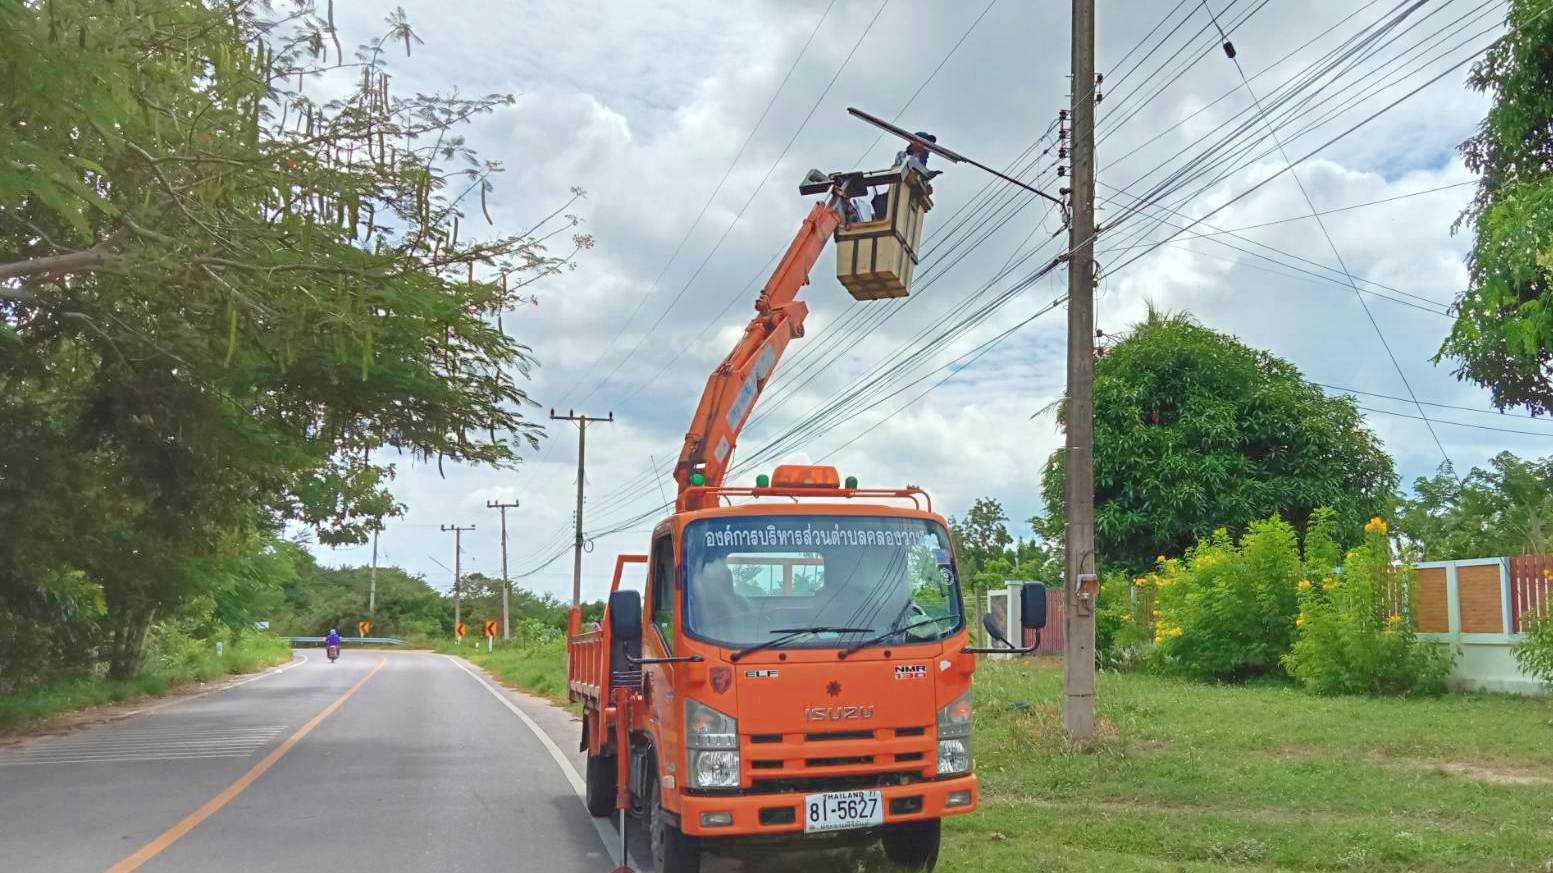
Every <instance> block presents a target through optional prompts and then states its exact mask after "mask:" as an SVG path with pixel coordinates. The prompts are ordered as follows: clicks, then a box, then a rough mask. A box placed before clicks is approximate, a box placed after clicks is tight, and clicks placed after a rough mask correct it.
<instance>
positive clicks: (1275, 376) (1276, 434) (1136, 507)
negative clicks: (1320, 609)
mask: <svg viewBox="0 0 1553 873" xmlns="http://www.w3.org/2000/svg"><path fill="white" fill-rule="evenodd" d="M1060 414H1061V412H1060V410H1059V415H1060ZM1094 466H1095V501H1096V519H1095V539H1096V547H1097V550H1098V553H1099V555H1100V557H1101V559H1102V561H1104V562H1108V563H1111V564H1112V565H1113V566H1120V567H1122V568H1125V569H1127V570H1128V571H1130V572H1133V573H1137V572H1140V571H1142V570H1144V569H1146V568H1148V567H1150V566H1152V565H1153V564H1154V563H1155V562H1156V558H1157V556H1159V555H1161V554H1164V555H1180V554H1182V553H1183V552H1184V551H1185V550H1186V549H1187V547H1188V546H1190V545H1191V544H1192V543H1194V542H1196V541H1197V540H1199V539H1202V538H1206V537H1208V536H1210V535H1211V534H1212V533H1213V532H1214V531H1215V530H1218V529H1220V528H1225V529H1227V530H1228V531H1230V532H1231V533H1232V534H1233V533H1235V532H1237V531H1244V530H1245V529H1246V528H1247V527H1248V526H1249V525H1250V523H1251V522H1252V521H1254V520H1256V519H1259V518H1267V517H1268V516H1271V515H1275V514H1276V515H1279V516H1281V517H1282V518H1284V519H1286V520H1288V521H1289V522H1291V523H1292V524H1294V525H1296V526H1303V524H1304V523H1305V520H1306V519H1307V518H1308V517H1309V516H1310V513H1311V511H1312V510H1314V509H1315V508H1316V507H1317V506H1322V505H1330V506H1333V507H1335V508H1336V511H1337V518H1338V529H1339V532H1340V535H1341V538H1342V539H1343V540H1344V541H1345V542H1353V541H1356V540H1357V538H1358V536H1359V531H1360V528H1361V527H1362V526H1363V524H1364V521H1365V519H1367V518H1369V517H1370V516H1371V515H1373V514H1375V513H1377V512H1378V511H1380V510H1381V509H1382V508H1383V507H1386V506H1388V505H1389V504H1388V500H1389V497H1390V494H1391V492H1392V490H1393V488H1394V487H1395V484H1396V475H1395V473H1394V472H1393V467H1392V461H1391V458H1390V457H1389V456H1388V455H1387V454H1386V453H1385V451H1384V450H1383V449H1382V448H1381V445H1380V441H1379V440H1378V439H1377V438H1376V437H1375V435H1374V434H1373V433H1372V432H1371V431H1370V430H1369V428H1368V427H1366V426H1365V424H1364V421H1363V419H1362V418H1361V417H1360V415H1359V411H1358V409H1357V407H1356V406H1355V405H1354V403H1353V401H1352V400H1350V399H1347V398H1341V397H1328V396H1326V395H1325V394H1323V393H1322V391H1321V389H1320V388H1318V387H1316V386H1315V385H1312V384H1310V383H1309V382H1306V381H1305V380H1304V378H1303V377H1302V376H1301V375H1300V372H1299V370H1298V369H1297V368H1295V366H1294V365H1293V364H1291V363H1289V362H1288V361H1285V360H1283V359H1281V358H1277V357H1274V356H1273V355H1271V354H1269V353H1267V352H1264V351H1260V350H1257V349H1252V348H1250V347H1248V346H1246V345H1244V344H1242V343H1240V342H1238V341H1237V340H1235V339H1234V338H1233V337H1230V336H1227V335H1225V334H1221V333H1217V332H1215V331H1212V330H1209V329H1208V328H1205V327H1203V326H1201V325H1199V324H1197V323H1196V322H1195V321H1193V320H1192V319H1190V318H1189V317H1186V316H1180V315H1165V314H1162V313H1160V312H1158V311H1153V310H1151V311H1150V313H1149V317H1148V318H1147V319H1146V320H1145V321H1143V322H1142V323H1140V324H1137V325H1134V326H1133V329H1132V330H1131V332H1130V333H1129V334H1128V335H1127V336H1126V337H1124V338H1123V339H1122V340H1121V341H1120V342H1118V343H1116V344H1115V345H1114V346H1113V347H1112V348H1111V350H1110V351H1109V352H1108V353H1107V354H1106V355H1105V357H1103V358H1101V359H1100V360H1099V361H1098V362H1096V365H1095V461H1094ZM1064 475H1065V471H1064V467H1063V456H1062V451H1061V450H1059V451H1057V452H1055V453H1054V454H1053V455H1052V457H1051V459H1050V460H1049V461H1048V462H1047V465H1046V468H1045V470H1044V472H1043V475H1042V495H1043V496H1044V498H1045V500H1046V505H1047V506H1048V507H1049V508H1050V512H1049V513H1048V514H1047V515H1045V516H1041V517H1038V518H1037V519H1035V520H1033V521H1034V523H1035V524H1036V525H1037V528H1036V529H1037V531H1038V532H1039V533H1041V534H1043V535H1045V536H1046V537H1048V538H1049V539H1051V540H1053V541H1060V540H1061V538H1062V534H1063V530H1064V527H1065V524H1064V521H1063V511H1064V491H1063V480H1064Z"/></svg>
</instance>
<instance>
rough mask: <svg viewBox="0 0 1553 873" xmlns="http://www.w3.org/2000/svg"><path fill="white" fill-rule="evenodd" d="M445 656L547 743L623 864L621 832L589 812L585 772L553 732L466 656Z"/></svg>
mask: <svg viewBox="0 0 1553 873" xmlns="http://www.w3.org/2000/svg"><path fill="white" fill-rule="evenodd" d="M444 657H446V658H447V659H448V660H449V661H452V662H453V666H455V667H457V668H458V669H460V670H463V671H464V672H465V673H468V674H469V675H470V676H473V677H474V680H475V681H476V682H479V683H480V685H481V687H483V688H484V689H485V690H486V691H489V692H490V693H491V696H492V697H494V698H496V699H497V700H498V701H500V702H501V705H502V706H505V707H507V709H508V711H510V712H511V713H512V714H513V715H515V716H517V717H518V721H521V722H523V725H524V727H527V728H528V729H529V732H530V733H532V734H533V735H534V737H535V739H537V740H539V744H540V745H542V746H544V747H545V751H547V752H549V753H550V757H551V758H553V759H554V760H555V763H556V765H557V766H558V767H560V768H561V772H562V773H563V774H565V776H566V781H567V782H568V783H570V784H571V786H572V791H574V792H576V794H577V802H578V803H580V804H582V812H583V815H586V816H587V817H588V821H591V822H593V829H594V830H595V831H597V832H598V835H599V842H601V843H603V844H604V851H605V852H606V853H607V854H608V855H609V861H610V863H612V864H614V865H615V866H617V867H618V866H620V845H619V844H620V834H618V833H616V832H615V829H614V828H613V827H610V825H609V820H608V819H602V818H594V817H593V814H592V813H590V812H588V803H587V800H586V799H584V794H583V792H584V791H585V790H586V786H584V784H583V781H582V776H581V774H579V773H578V772H577V768H575V767H573V766H572V762H571V761H569V760H567V758H566V753H565V752H563V751H561V748H560V747H559V746H557V745H556V744H555V741H554V740H552V739H550V735H549V734H546V733H545V730H544V728H542V727H540V726H539V725H538V724H536V723H535V722H534V720H533V719H532V718H529V715H528V713H526V712H524V711H523V710H521V709H519V708H518V706H517V704H515V703H513V702H512V701H510V700H508V699H507V695H505V694H503V693H502V692H501V691H500V690H499V689H497V688H496V686H494V685H492V684H491V683H490V682H489V681H487V680H486V678H485V677H484V676H481V675H480V674H479V673H477V672H475V671H474V670H471V669H470V668H469V667H467V666H465V665H464V662H463V660H462V659H460V658H457V657H455V656H453V655H445V656H444ZM627 854H629V850H627ZM627 864H628V866H630V867H631V869H633V870H640V869H641V865H640V864H637V863H635V862H634V861H628V862H627Z"/></svg>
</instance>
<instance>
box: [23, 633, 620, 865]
mask: <svg viewBox="0 0 1553 873" xmlns="http://www.w3.org/2000/svg"><path fill="white" fill-rule="evenodd" d="M575 731H576V728H575V725H574V724H573V723H572V722H571V718H570V716H569V715H567V714H566V713H565V712H564V711H561V710H558V709H555V708H553V707H550V706H548V705H546V704H544V703H543V702H540V701H537V700H533V699H530V698H526V697H523V696H521V695H515V694H510V693H507V692H504V691H500V690H498V689H497V688H496V687H495V686H493V685H491V684H489V683H488V682H487V681H486V680H484V679H483V678H481V677H480V676H479V675H478V674H477V673H476V671H474V670H472V669H470V668H468V667H467V665H465V664H463V663H462V662H459V661H456V660H454V659H451V658H448V657H445V656H441V655H434V654H429V653H410V652H402V653H399V652H396V653H385V652H372V651H349V650H348V651H346V652H345V655H344V657H342V658H341V659H340V660H339V661H338V662H337V663H334V664H330V663H329V662H328V661H327V660H326V659H325V658H324V657H323V656H322V653H320V652H317V651H312V652H308V653H307V655H306V660H302V661H298V662H294V663H293V664H292V665H289V666H288V667H285V668H283V669H281V670H279V671H276V672H272V673H270V674H266V675H263V676H261V677H259V678H257V679H253V680H250V681H247V682H245V683H243V684H241V685H238V686H235V687H230V688H227V689H224V690H220V691H217V692H214V693H211V694H208V695H205V696H202V697H197V698H193V699H185V700H179V701H175V702H173V703H171V704H169V705H166V706H163V707H160V708H153V709H151V710H148V711H146V712H144V713H142V714H140V715H136V716H133V717H131V718H128V719H124V720H121V721H117V722H113V723H110V724H105V725H100V726H97V727H93V728H90V729H87V730H83V731H78V732H75V733H72V734H69V735H64V736H55V737H45V738H40V739H37V740H32V741H29V742H27V743H24V744H21V745H18V746H9V747H6V748H4V749H0V871H5V873H30V871H39V873H129V871H131V870H140V871H145V873H212V871H221V873H246V871H287V873H289V871H301V870H320V869H328V870H335V871H352V870H361V871H372V873H424V871H438V873H457V871H479V873H493V871H503V870H524V871H529V870H532V871H542V873H573V871H576V873H608V871H610V870H612V869H613V868H614V866H615V864H616V862H617V859H616V858H615V857H612V851H611V850H612V848H613V847H612V846H611V845H609V844H611V843H613V842H614V841H615V840H614V838H613V837H612V832H611V831H610V830H609V828H608V825H607V824H604V823H596V822H595V821H594V820H593V819H591V818H589V816H588V815H587V813H586V811H585V810H584V809H583V808H582V803H581V800H580V799H579V796H578V791H579V790H580V787H581V781H580V779H579V778H578V776H577V768H578V764H577V756H576V753H575V752H573V751H571V750H572V749H575V748H576V733H575ZM639 851H640V850H636V849H633V854H636V853H637V852H639ZM642 854H645V852H642Z"/></svg>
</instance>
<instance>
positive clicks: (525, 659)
mask: <svg viewBox="0 0 1553 873" xmlns="http://www.w3.org/2000/svg"><path fill="white" fill-rule="evenodd" d="M437 651H439V652H443V653H445V654H449V655H458V656H460V657H462V658H465V659H467V660H468V661H470V662H471V663H473V664H475V665H476V666H479V667H482V668H484V669H485V670H488V671H490V673H491V675H493V676H495V677H496V678H497V679H498V680H499V681H500V682H501V683H502V684H503V685H507V686H510V687H512V688H516V689H518V690H520V691H525V692H527V693H529V694H533V695H535V696H537V697H543V698H545V699H546V700H549V701H550V702H551V703H554V704H555V705H556V706H561V707H565V708H568V709H571V708H572V704H571V702H570V701H569V700H567V697H566V642H565V640H564V639H563V637H562V634H560V633H557V634H555V635H553V636H550V637H548V638H547V639H543V640H536V641H532V642H530V641H525V640H519V639H514V640H513V641H511V642H507V643H503V642H501V641H500V640H498V641H497V642H496V645H495V647H494V648H493V649H492V651H490V652H486V650H485V641H484V640H465V641H464V644H463V645H461V646H459V645H454V644H452V643H449V642H443V643H439V644H438V645H437Z"/></svg>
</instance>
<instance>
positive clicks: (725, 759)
mask: <svg viewBox="0 0 1553 873" xmlns="http://www.w3.org/2000/svg"><path fill="white" fill-rule="evenodd" d="M690 785H691V787H693V788H738V787H739V753H738V752H724V751H715V750H711V749H693V750H691V752H690Z"/></svg>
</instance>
